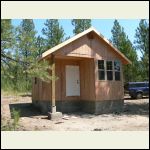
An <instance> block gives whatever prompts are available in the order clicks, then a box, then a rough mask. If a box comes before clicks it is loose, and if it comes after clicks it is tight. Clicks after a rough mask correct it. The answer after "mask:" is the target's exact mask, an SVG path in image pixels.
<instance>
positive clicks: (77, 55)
mask: <svg viewBox="0 0 150 150" xmlns="http://www.w3.org/2000/svg"><path fill="white" fill-rule="evenodd" d="M54 55H55V59H56V60H55V62H56V76H57V77H58V80H57V81H56V91H55V92H56V100H68V101H69V100H118V99H122V98H123V95H124V91H123V74H122V66H121V81H107V80H106V81H99V80H98V68H97V60H99V59H104V60H116V59H118V60H120V61H121V62H122V63H123V60H122V59H120V57H119V55H117V54H116V53H115V52H114V51H112V50H111V47H110V46H109V45H108V44H106V43H105V42H104V41H103V40H100V38H98V37H97V36H96V35H94V38H93V39H89V38H88V35H85V36H83V37H81V38H79V39H77V40H75V41H73V42H71V43H70V44H68V45H66V46H64V47H63V48H61V49H60V50H58V51H56V52H54ZM122 63H121V64H122ZM66 65H78V66H79V68H80V89H81V91H80V93H81V96H80V97H78V96H69V97H66V79H65V78H66V72H65V66H66ZM33 99H36V100H51V84H48V83H45V82H42V81H40V80H38V83H37V85H34V83H33Z"/></svg>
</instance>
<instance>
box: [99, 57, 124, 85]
mask: <svg viewBox="0 0 150 150" xmlns="http://www.w3.org/2000/svg"><path fill="white" fill-rule="evenodd" d="M101 60H103V61H104V69H99V65H98V61H101ZM109 61H110V62H112V70H107V62H109ZM115 61H118V62H119V67H120V70H119V71H117V70H115ZM97 67H98V81H110V82H111V81H122V69H121V61H120V60H118V59H115V60H104V59H99V60H97ZM99 71H104V73H105V76H104V78H105V79H99ZM107 71H112V80H108V77H107ZM115 72H119V73H120V79H119V80H116V77H115Z"/></svg>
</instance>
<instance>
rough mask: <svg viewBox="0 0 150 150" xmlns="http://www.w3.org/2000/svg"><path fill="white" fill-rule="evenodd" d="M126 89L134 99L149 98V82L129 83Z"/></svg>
mask: <svg viewBox="0 0 150 150" xmlns="http://www.w3.org/2000/svg"><path fill="white" fill-rule="evenodd" d="M124 89H125V92H126V93H129V95H130V96H131V97H132V98H137V99H140V98H142V97H143V96H149V82H128V83H127V84H125V86H124Z"/></svg>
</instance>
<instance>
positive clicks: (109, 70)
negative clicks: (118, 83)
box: [106, 61, 113, 80]
mask: <svg viewBox="0 0 150 150" xmlns="http://www.w3.org/2000/svg"><path fill="white" fill-rule="evenodd" d="M106 67H107V80H113V66H112V61H107V63H106Z"/></svg>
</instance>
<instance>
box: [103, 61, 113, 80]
mask: <svg viewBox="0 0 150 150" xmlns="http://www.w3.org/2000/svg"><path fill="white" fill-rule="evenodd" d="M105 62H106V80H107V81H113V80H114V73H113V72H114V70H113V69H114V67H113V63H114V62H113V60H105ZM107 62H111V63H112V70H109V69H107ZM107 71H111V72H112V80H108V76H107Z"/></svg>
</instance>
